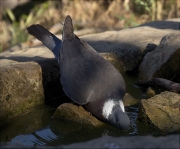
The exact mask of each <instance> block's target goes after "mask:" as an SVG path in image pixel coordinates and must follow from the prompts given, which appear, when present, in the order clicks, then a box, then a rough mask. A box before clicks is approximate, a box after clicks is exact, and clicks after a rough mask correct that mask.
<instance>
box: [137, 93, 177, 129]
mask: <svg viewBox="0 0 180 149" xmlns="http://www.w3.org/2000/svg"><path fill="white" fill-rule="evenodd" d="M138 120H139V121H141V122H142V123H145V124H150V125H152V126H155V127H157V128H159V129H160V130H162V131H165V132H171V131H179V130H180V94H177V93H173V92H168V91H165V92H162V93H160V94H158V95H155V96H154V97H151V98H149V99H148V100H145V99H142V100H141V101H140V103H139V114H138Z"/></svg>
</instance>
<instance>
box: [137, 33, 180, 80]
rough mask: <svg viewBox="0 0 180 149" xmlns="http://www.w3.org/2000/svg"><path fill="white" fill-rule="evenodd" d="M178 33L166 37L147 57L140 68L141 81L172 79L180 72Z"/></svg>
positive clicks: (179, 35) (179, 36) (179, 34)
mask: <svg viewBox="0 0 180 149" xmlns="http://www.w3.org/2000/svg"><path fill="white" fill-rule="evenodd" d="M178 32H179V31H177V33H178ZM177 33H176V34H169V35H166V36H164V37H163V38H162V40H161V42H160V44H159V45H158V46H157V47H156V49H155V50H154V51H152V52H148V53H147V54H146V55H145V57H144V59H143V62H142V63H141V64H140V66H139V75H140V79H141V80H143V81H148V80H150V79H152V78H154V77H159V78H166V79H171V78H173V77H174V76H175V75H177V74H178V73H179V72H180V42H179V41H180V32H179V33H178V34H177Z"/></svg>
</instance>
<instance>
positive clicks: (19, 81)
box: [0, 60, 44, 124]
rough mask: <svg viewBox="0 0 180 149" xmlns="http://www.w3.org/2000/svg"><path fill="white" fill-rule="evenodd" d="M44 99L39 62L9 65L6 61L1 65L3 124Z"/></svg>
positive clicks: (0, 101) (1, 120)
mask: <svg viewBox="0 0 180 149" xmlns="http://www.w3.org/2000/svg"><path fill="white" fill-rule="evenodd" d="M0 61H1V60H0ZM11 62H12V61H10V63H11ZM29 95H31V96H29ZM43 101H44V91H43V85H42V71H41V67H40V66H39V65H38V64H37V63H35V62H23V63H18V62H15V63H11V64H9V65H8V64H7V61H6V63H4V64H2V65H1V66H0V122H1V124H2V123H4V122H5V121H7V120H8V119H9V118H12V117H14V116H17V115H19V114H22V113H25V112H27V111H28V109H29V108H31V107H33V106H35V105H37V104H40V103H43Z"/></svg>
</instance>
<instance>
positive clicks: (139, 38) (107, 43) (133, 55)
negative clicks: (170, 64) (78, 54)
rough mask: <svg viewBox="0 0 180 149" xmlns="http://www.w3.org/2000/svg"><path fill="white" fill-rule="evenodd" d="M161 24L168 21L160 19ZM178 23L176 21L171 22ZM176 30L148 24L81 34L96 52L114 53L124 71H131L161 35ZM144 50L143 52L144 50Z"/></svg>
mask: <svg viewBox="0 0 180 149" xmlns="http://www.w3.org/2000/svg"><path fill="white" fill-rule="evenodd" d="M162 22H163V23H161V24H166V23H169V22H167V21H162ZM173 23H174V24H176V25H178V22H173ZM177 32H179V31H177V30H173V29H168V30H162V29H157V28H152V27H148V26H141V27H134V28H128V29H123V30H120V31H107V32H103V33H98V34H90V35H85V36H81V37H80V38H81V39H83V40H85V41H86V42H88V43H89V44H90V45H91V46H92V47H93V48H94V49H95V50H96V51H97V52H99V53H107V52H111V53H113V54H115V55H116V56H117V58H118V60H119V63H121V65H122V66H123V67H124V71H132V70H133V69H135V68H137V67H138V66H139V64H140V63H141V61H142V59H143V56H144V55H145V54H146V53H147V52H149V51H153V50H154V49H155V48H156V45H158V44H159V42H160V40H161V39H162V37H163V36H165V35H167V34H170V33H173V34H177ZM144 50H145V52H144Z"/></svg>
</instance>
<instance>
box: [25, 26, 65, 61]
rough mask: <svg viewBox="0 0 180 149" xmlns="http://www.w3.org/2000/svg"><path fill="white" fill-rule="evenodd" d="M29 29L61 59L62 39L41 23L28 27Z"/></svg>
mask: <svg viewBox="0 0 180 149" xmlns="http://www.w3.org/2000/svg"><path fill="white" fill-rule="evenodd" d="M27 31H28V33H29V34H31V35H33V36H34V37H35V38H37V39H38V40H40V41H41V42H42V43H43V44H44V45H45V46H46V47H47V48H49V49H50V50H51V51H52V52H53V54H54V56H55V58H56V59H57V60H59V51H60V48H61V43H62V41H61V40H60V39H58V38H57V37H56V36H55V35H54V34H52V33H50V32H49V31H48V30H47V29H45V28H44V27H43V26H41V25H39V24H34V25H31V26H29V27H27Z"/></svg>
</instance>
